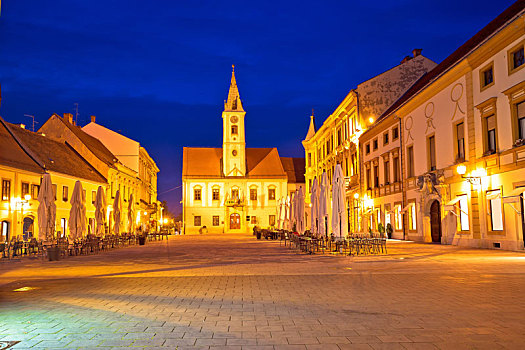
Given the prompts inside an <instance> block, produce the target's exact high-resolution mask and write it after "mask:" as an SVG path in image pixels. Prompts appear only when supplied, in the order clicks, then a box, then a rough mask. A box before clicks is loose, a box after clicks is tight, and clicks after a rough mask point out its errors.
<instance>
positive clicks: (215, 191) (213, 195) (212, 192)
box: [211, 188, 221, 201]
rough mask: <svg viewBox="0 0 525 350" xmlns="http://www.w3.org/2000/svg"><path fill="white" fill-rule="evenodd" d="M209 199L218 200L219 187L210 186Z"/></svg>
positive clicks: (219, 194) (219, 196)
mask: <svg viewBox="0 0 525 350" xmlns="http://www.w3.org/2000/svg"><path fill="white" fill-rule="evenodd" d="M215 195H217V198H215ZM211 200H212V201H220V200H221V189H220V188H212V189H211Z"/></svg>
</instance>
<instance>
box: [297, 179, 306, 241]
mask: <svg viewBox="0 0 525 350" xmlns="http://www.w3.org/2000/svg"><path fill="white" fill-rule="evenodd" d="M296 205H297V207H296V212H297V214H296V215H297V232H299V234H303V233H304V231H305V229H306V228H305V222H304V192H303V187H302V186H300V187H299V190H298V191H297V202H296Z"/></svg>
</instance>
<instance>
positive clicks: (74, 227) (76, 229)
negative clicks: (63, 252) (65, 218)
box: [69, 180, 86, 240]
mask: <svg viewBox="0 0 525 350" xmlns="http://www.w3.org/2000/svg"><path fill="white" fill-rule="evenodd" d="M83 192H84V191H83V189H82V184H81V183H80V181H78V180H77V182H75V187H74V188H73V193H72V194H71V199H70V200H69V203H71V209H70V210H69V239H70V240H75V239H78V238H80V237H82V234H83V230H85V228H86V225H85V223H84V221H85V213H84V209H85V205H84V204H83V199H82V196H83Z"/></svg>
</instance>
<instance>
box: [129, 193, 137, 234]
mask: <svg viewBox="0 0 525 350" xmlns="http://www.w3.org/2000/svg"><path fill="white" fill-rule="evenodd" d="M134 217H135V208H134V206H133V193H132V194H130V195H129V205H128V226H129V227H128V232H129V234H132V233H133V232H134V230H135V220H134Z"/></svg>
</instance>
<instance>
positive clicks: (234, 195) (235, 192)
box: [232, 188, 239, 199]
mask: <svg viewBox="0 0 525 350" xmlns="http://www.w3.org/2000/svg"><path fill="white" fill-rule="evenodd" d="M232 199H239V190H238V189H236V188H234V189H232Z"/></svg>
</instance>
